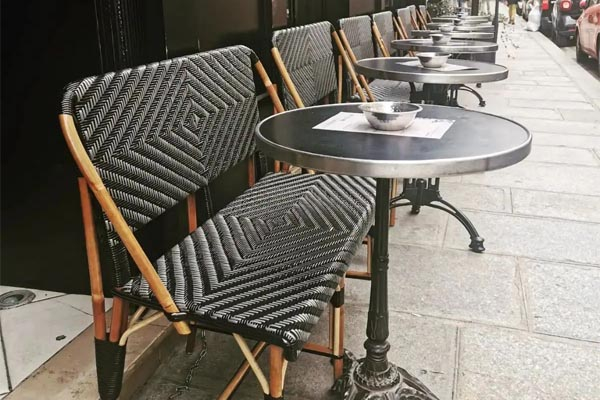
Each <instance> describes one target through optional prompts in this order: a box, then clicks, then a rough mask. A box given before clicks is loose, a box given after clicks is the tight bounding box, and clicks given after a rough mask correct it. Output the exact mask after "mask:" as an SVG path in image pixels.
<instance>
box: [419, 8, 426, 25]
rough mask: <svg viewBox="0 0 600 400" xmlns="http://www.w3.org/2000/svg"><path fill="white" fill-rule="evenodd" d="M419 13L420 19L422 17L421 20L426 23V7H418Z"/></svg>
mask: <svg viewBox="0 0 600 400" xmlns="http://www.w3.org/2000/svg"><path fill="white" fill-rule="evenodd" d="M419 12H420V13H421V17H423V20H424V21H425V22H427V6H425V5H420V6H419Z"/></svg>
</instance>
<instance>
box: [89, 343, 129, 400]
mask: <svg viewBox="0 0 600 400" xmlns="http://www.w3.org/2000/svg"><path fill="white" fill-rule="evenodd" d="M95 344H96V374H97V375H98V394H99V395H100V399H102V400H116V399H117V398H118V397H119V394H120V393H121V385H122V384H123V370H124V369H125V352H126V346H119V343H112V342H109V341H107V340H98V339H95Z"/></svg>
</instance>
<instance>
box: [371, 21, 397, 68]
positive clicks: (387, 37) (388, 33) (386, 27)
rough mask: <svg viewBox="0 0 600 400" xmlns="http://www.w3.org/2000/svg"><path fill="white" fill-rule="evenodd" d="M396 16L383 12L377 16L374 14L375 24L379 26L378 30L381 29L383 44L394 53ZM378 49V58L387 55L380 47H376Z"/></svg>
mask: <svg viewBox="0 0 600 400" xmlns="http://www.w3.org/2000/svg"><path fill="white" fill-rule="evenodd" d="M393 18H394V15H393V14H392V12H391V11H383V12H380V13H377V14H373V22H375V24H376V25H377V29H379V33H380V34H381V38H382V39H383V44H384V45H385V48H386V49H387V50H388V51H389V52H390V53H392V52H393V49H392V41H393V40H394V19H393ZM375 48H376V49H377V56H378V57H383V56H385V54H383V52H382V51H381V49H380V48H379V46H376V47H375Z"/></svg>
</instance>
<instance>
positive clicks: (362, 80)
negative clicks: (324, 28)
mask: <svg viewBox="0 0 600 400" xmlns="http://www.w3.org/2000/svg"><path fill="white" fill-rule="evenodd" d="M338 32H339V36H338V38H337V39H336V36H337V34H335V36H334V39H335V41H336V44H337V46H338V48H340V52H343V51H344V50H345V52H346V53H347V54H348V57H349V58H350V61H352V71H354V64H356V62H357V61H358V60H357V58H356V55H355V54H354V51H352V47H350V42H349V41H348V38H347V37H346V34H345V33H344V30H343V29H341V28H340V29H339V30H338ZM339 39H341V42H340V43H338V42H339ZM340 46H341V47H340ZM356 75H357V76H358V79H359V80H360V83H361V85H362V87H363V89H364V90H365V92H367V97H368V98H369V101H375V96H373V92H371V88H370V87H369V82H368V81H367V78H365V77H364V75H362V74H356ZM360 93H361V91H359V95H360ZM363 97H364V96H361V100H362V99H363ZM363 101H366V100H363Z"/></svg>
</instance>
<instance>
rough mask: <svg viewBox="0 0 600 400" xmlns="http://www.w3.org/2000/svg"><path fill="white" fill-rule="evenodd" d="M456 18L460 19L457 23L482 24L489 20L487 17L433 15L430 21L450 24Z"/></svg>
mask: <svg viewBox="0 0 600 400" xmlns="http://www.w3.org/2000/svg"><path fill="white" fill-rule="evenodd" d="M457 19H458V20H460V22H459V24H484V23H489V22H490V20H489V19H488V18H487V17H469V18H467V17H435V18H432V19H431V22H445V23H450V24H451V23H454V21H455V20H457Z"/></svg>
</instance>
